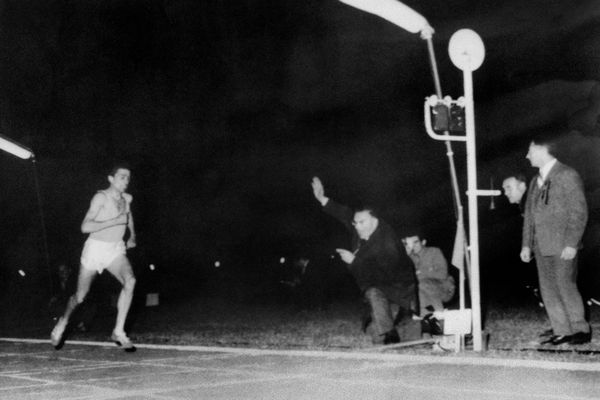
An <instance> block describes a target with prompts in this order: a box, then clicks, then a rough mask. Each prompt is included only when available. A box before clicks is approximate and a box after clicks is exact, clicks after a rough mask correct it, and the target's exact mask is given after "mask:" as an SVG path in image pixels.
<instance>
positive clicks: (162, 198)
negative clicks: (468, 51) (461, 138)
mask: <svg viewBox="0 0 600 400" xmlns="http://www.w3.org/2000/svg"><path fill="white" fill-rule="evenodd" d="M500 3H501V4H498V2H494V1H488V0H485V1H473V0H457V1H439V0H421V1H407V2H406V4H407V5H410V6H411V7H413V8H414V9H415V10H417V11H418V12H420V13H422V14H423V15H425V16H426V17H427V19H428V20H429V22H430V24H431V25H432V26H433V27H434V28H435V29H436V34H435V35H434V42H435V46H436V54H437V58H438V63H439V68H440V74H441V81H442V88H443V91H444V94H449V95H451V96H453V97H454V98H457V97H459V96H460V95H462V75H461V72H460V71H459V70H458V69H456V68H455V67H454V66H453V65H452V63H451V62H450V60H449V57H448V55H447V44H448V40H449V39H450V36H451V35H452V34H453V33H454V32H455V31H456V30H458V29H460V28H471V29H474V30H475V31H477V32H478V33H479V34H480V35H481V36H482V38H483V41H484V43H485V46H486V60H485V62H484V64H483V65H482V67H481V68H480V69H479V70H477V71H476V72H475V73H474V85H475V100H476V119H477V145H478V148H477V152H478V179H479V182H478V183H479V186H480V188H489V187H490V186H491V185H493V186H494V187H495V188H499V186H500V185H501V182H502V179H503V178H504V177H505V176H506V174H509V173H512V172H515V171H521V172H525V173H526V174H527V175H528V176H531V175H532V174H533V172H534V171H533V170H532V169H531V168H530V167H529V163H528V162H527V161H526V160H525V158H524V157H525V154H526V152H527V145H528V143H529V137H530V134H531V133H532V132H534V131H535V130H536V129H540V128H541V129H545V130H552V131H555V132H557V133H558V134H560V135H561V137H562V138H563V139H562V142H561V143H562V145H561V147H560V149H561V154H560V156H561V159H563V160H564V161H566V162H567V163H570V164H571V165H573V166H575V167H576V168H577V169H578V170H579V171H580V173H581V174H582V176H583V178H584V181H585V184H586V191H587V193H588V200H589V201H590V207H591V209H592V212H594V210H595V209H597V208H598V207H599V205H598V204H597V203H598V202H597V200H596V198H597V189H598V185H599V184H600V170H599V166H598V150H599V144H598V140H597V135H598V133H599V131H598V126H597V117H598V104H600V102H596V100H597V99H598V98H599V97H598V96H596V95H597V93H596V92H595V89H596V86H595V85H596V84H597V82H596V81H597V80H598V79H599V78H600V77H599V75H600V68H598V67H599V65H598V64H599V62H600V60H599V58H598V57H599V55H600V28H598V26H600V25H599V24H598V22H600V8H599V7H598V6H597V5H596V4H595V2H593V1H575V2H573V1H566V0H564V1H541V0H538V1H527V2H522V1H505V2H500ZM433 93H434V87H433V83H432V79H431V73H430V68H429V62H428V59H427V51H426V45H425V42H424V41H422V40H421V39H420V38H419V37H418V35H413V34H410V33H408V32H406V31H403V30H402V29H400V28H398V27H396V26H393V25H391V24H390V23H388V22H386V21H384V20H382V19H379V18H377V17H375V16H371V15H369V14H366V13H364V12H361V11H358V10H356V9H353V8H351V7H348V6H346V5H344V4H341V3H338V2H336V1H333V0H320V1H318V0H307V1H291V0H280V1H266V0H246V1H228V2H225V1H216V0H203V1H197V0H145V1H142V0H121V1H116V0H113V1H110V0H109V1H106V0H103V1H94V0H86V1H73V0H43V1H42V0H27V1H24V0H12V1H1V2H0V132H1V133H2V134H3V135H5V136H7V137H10V138H11V139H13V140H16V141H18V142H20V143H22V144H24V145H26V146H28V147H29V148H31V149H33V151H34V152H35V154H36V160H37V162H36V163H35V165H33V164H32V163H31V162H29V161H22V160H19V159H17V158H15V157H13V156H11V155H10V154H7V153H1V154H0V185H1V186H2V188H3V190H2V195H1V196H0V207H1V210H2V212H1V213H0V234H1V235H2V240H1V242H0V260H1V261H0V268H1V269H0V272H1V274H2V275H1V279H2V286H3V289H4V293H12V292H10V290H13V291H15V290H17V291H18V290H26V291H30V290H31V288H33V290H35V291H36V293H45V292H46V291H49V290H51V285H50V282H52V281H51V280H50V279H49V278H48V276H49V274H51V273H53V271H54V269H55V268H56V266H57V265H58V264H59V263H67V264H69V265H70V266H71V267H72V268H77V265H78V257H79V252H80V250H81V245H82V243H83V241H84V239H85V238H84V236H83V235H82V234H81V233H80V231H79V226H80V223H81V220H82V218H83V216H84V214H85V211H86V209H87V207H88V205H89V201H90V199H91V197H92V195H93V194H94V192H95V191H96V190H98V189H103V188H104V187H106V186H107V185H108V182H107V180H106V175H107V169H108V168H109V167H110V164H111V162H112V160H114V159H126V160H128V161H129V162H130V163H131V165H132V170H133V171H132V172H133V179H132V182H131V186H130V191H131V193H132V194H133V196H134V205H133V210H134V215H135V221H136V226H137V230H138V236H139V237H138V242H139V247H138V248H137V249H136V250H135V251H133V252H132V254H131V256H132V259H133V260H134V262H135V264H136V269H137V270H138V273H139V274H140V276H144V277H147V274H148V272H147V270H146V266H147V265H148V264H149V263H153V264H155V265H156V266H157V268H158V269H157V271H156V274H160V275H159V276H160V278H156V277H154V278H152V279H150V278H147V279H148V280H152V281H153V282H155V284H156V282H160V285H161V287H162V289H161V290H162V291H163V293H164V294H165V295H166V296H167V297H168V296H174V297H176V296H186V295H192V294H202V293H209V292H211V291H212V292H214V291H215V290H223V291H225V292H231V290H230V288H231V287H232V286H227V285H225V286H223V284H221V285H216V283H215V282H221V283H222V282H229V284H230V285H235V286H236V287H238V289H236V290H237V292H236V293H239V292H241V293H242V295H240V296H241V297H242V298H246V297H244V296H245V295H244V293H246V292H247V288H248V287H252V288H254V289H252V290H254V291H256V290H257V289H256V288H257V287H263V286H265V285H267V284H266V283H265V282H271V279H272V276H274V275H277V272H273V271H277V268H279V260H280V257H282V256H285V257H288V258H289V257H291V256H292V255H293V254H296V253H298V252H301V251H303V252H312V253H316V254H319V255H320V256H321V257H323V258H324V259H326V258H327V257H328V255H330V254H332V253H333V249H334V248H335V247H339V246H343V245H344V244H345V243H346V240H347V237H346V236H345V234H344V232H343V231H342V230H341V227H340V226H338V225H337V224H336V223H335V222H332V221H331V220H329V219H328V218H327V217H326V216H324V215H323V214H322V213H321V212H320V209H319V208H320V206H319V205H318V204H317V203H316V201H315V200H314V198H313V197H312V191H311V188H310V180H311V178H312V176H315V175H317V176H319V177H321V179H322V180H323V182H324V184H325V188H326V193H327V194H328V195H329V196H331V197H332V198H335V199H337V200H339V201H341V202H343V203H347V204H355V203H357V202H366V203H371V204H374V205H375V206H376V207H378V208H380V209H381V211H382V215H383V217H384V218H385V219H387V220H389V221H390V222H391V223H392V224H393V225H394V226H395V227H396V229H397V230H398V231H399V232H404V231H405V230H406V229H407V228H408V227H411V229H412V228H415V227H418V228H420V229H421V230H422V231H424V232H425V234H426V236H427V238H428V239H429V243H430V244H432V245H437V246H439V247H441V248H442V250H443V251H444V253H445V254H446V255H447V257H450V251H451V248H452V242H453V239H454V229H455V225H454V215H453V206H452V193H451V188H450V185H449V172H448V171H449V170H448V163H447V158H446V149H445V146H444V145H443V144H442V143H440V142H435V141H433V140H431V139H430V138H429V137H428V136H427V135H426V134H425V131H424V128H423V116H422V110H423V100H424V98H425V97H426V96H429V95H431V94H433ZM599 93H600V92H599ZM595 96H596V97H595ZM454 150H455V160H456V164H457V168H458V174H459V181H460V183H461V187H462V193H464V190H465V189H466V167H465V150H464V146H463V145H462V144H455V145H454ZM36 174H37V177H38V178H39V188H40V190H39V196H38V193H37V192H36V188H35V176H36ZM38 199H39V200H41V203H42V204H41V205H42V211H43V216H44V221H45V225H46V233H47V239H48V250H49V251H48V255H49V262H47V261H46V257H45V245H44V240H43V234H42V224H41V219H40V209H39V206H38ZM463 202H464V204H465V205H466V197H465V196H463ZM479 205H480V210H479V212H480V218H481V221H480V222H481V228H480V229H481V253H482V267H481V268H482V275H483V280H484V282H483V286H484V291H485V293H484V297H485V296H488V294H494V295H498V296H499V297H503V296H504V297H507V296H508V297H510V296H511V295H513V294H514V293H515V291H514V290H515V288H522V287H523V282H524V278H523V275H524V273H523V270H522V267H523V266H522V265H520V264H519V263H518V261H517V253H518V251H519V237H518V235H519V234H520V233H519V226H518V225H519V221H518V210H517V209H516V208H515V207H514V206H509V205H508V204H507V202H506V200H505V198H504V197H501V198H496V199H495V201H494V207H495V209H494V210H490V205H491V204H490V200H489V199H480V201H479ZM465 211H466V207H465ZM590 243H591V246H590V247H589V248H591V249H593V248H594V246H595V245H596V244H597V242H596V241H595V239H593V238H592V239H591V242H590ZM217 260H218V261H220V262H221V264H222V266H221V267H220V269H217V268H215V267H214V262H215V261H217ZM334 264H335V263H334ZM332 268H334V269H335V268H341V267H340V266H339V265H334V266H333V267H332ZM19 269H22V270H24V271H26V272H27V278H26V279H27V280H29V281H28V282H29V283H28V284H27V285H28V286H27V288H28V289H23V288H20V289H15V285H24V284H23V283H22V282H23V281H24V279H23V278H22V277H21V276H20V275H18V273H17V272H18V270H19ZM336 271H337V269H336ZM342 275H343V274H342V273H341V272H339V273H338V275H336V276H337V278H335V281H336V282H337V281H338V280H343V276H342ZM224 276H226V277H227V278H223V277H224ZM144 279H146V278H144ZM257 284H260V285H263V286H260V285H257ZM524 296H526V294H524Z"/></svg>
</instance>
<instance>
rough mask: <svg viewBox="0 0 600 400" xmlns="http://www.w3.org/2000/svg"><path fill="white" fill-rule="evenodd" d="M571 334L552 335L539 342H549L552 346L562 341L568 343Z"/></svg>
mask: <svg viewBox="0 0 600 400" xmlns="http://www.w3.org/2000/svg"><path fill="white" fill-rule="evenodd" d="M570 342H571V335H552V336H550V337H549V338H548V339H546V340H543V341H541V342H540V344H551V345H553V346H558V345H559V344H563V343H570Z"/></svg>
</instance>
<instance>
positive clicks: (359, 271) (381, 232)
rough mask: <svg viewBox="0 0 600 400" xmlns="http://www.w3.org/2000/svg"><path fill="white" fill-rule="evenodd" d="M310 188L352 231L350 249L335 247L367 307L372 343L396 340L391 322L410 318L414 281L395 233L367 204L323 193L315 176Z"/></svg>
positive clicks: (321, 185) (413, 301)
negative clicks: (345, 202) (349, 204)
mask: <svg viewBox="0 0 600 400" xmlns="http://www.w3.org/2000/svg"><path fill="white" fill-rule="evenodd" d="M312 188H313V194H314V196H315V198H316V199H317V200H318V201H319V203H321V205H322V206H323V210H324V211H325V212H326V213H327V214H329V215H331V216H332V217H334V218H336V219H338V220H339V221H340V222H341V223H343V224H344V225H345V226H346V228H347V229H348V230H350V231H351V232H352V249H351V250H347V249H336V251H337V253H338V254H339V255H340V257H341V259H342V260H343V261H344V262H345V263H346V264H347V266H348V269H349V270H350V273H351V274H352V276H353V277H354V279H355V280H356V283H357V285H358V287H359V288H360V290H361V292H362V294H363V296H364V299H365V301H366V302H367V304H368V305H369V307H370V312H371V321H372V329H371V332H372V339H373V343H374V344H392V343H398V342H400V335H399V334H398V331H397V330H396V326H395V325H396V323H400V322H403V321H402V320H409V319H411V308H412V306H413V305H414V304H415V303H416V282H415V272H414V268H413V266H412V263H411V262H410V260H409V259H408V257H407V256H406V253H405V252H404V251H403V250H401V249H400V246H399V241H398V240H397V237H396V234H395V233H394V231H393V230H392V228H391V227H390V226H389V225H388V224H387V223H385V221H383V220H381V219H379V218H378V217H377V215H376V214H375V212H374V211H373V210H372V209H371V208H368V207H363V208H360V209H357V210H355V211H354V212H353V211H352V210H350V209H349V208H348V207H346V206H343V205H340V204H338V203H336V202H334V201H333V200H331V199H329V198H328V197H326V196H325V190H324V188H323V184H322V182H321V180H320V179H319V178H317V177H315V178H313V180H312Z"/></svg>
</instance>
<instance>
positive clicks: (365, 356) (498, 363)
mask: <svg viewBox="0 0 600 400" xmlns="http://www.w3.org/2000/svg"><path fill="white" fill-rule="evenodd" d="M0 341H2V342H13V343H33V344H44V343H47V344H48V345H50V341H49V340H45V339H26V338H0ZM68 345H81V346H98V347H115V344H114V343H113V342H93V341H80V340H69V341H67V343H66V344H65V346H68ZM135 346H136V347H137V348H138V349H150V350H176V351H186V352H207V353H228V354H238V355H251V356H264V355H274V356H297V357H315V358H328V359H351V360H385V361H398V362H411V363H428V364H450V365H486V366H495V367H508V368H540V369H548V370H564V371H595V372H600V363H576V362H564V361H545V360H521V359H504V358H489V357H485V356H483V355H482V356H477V357H470V356H465V355H462V354H458V355H456V354H452V355H445V356H443V355H440V356H427V355H408V354H373V353H366V352H361V351H359V350H357V351H352V352H340V351H312V350H274V349H253V348H236V347H211V346H183V345H165V344H143V343H139V344H138V343H136V344H135ZM58 351H60V350H58ZM121 351H122V350H121Z"/></svg>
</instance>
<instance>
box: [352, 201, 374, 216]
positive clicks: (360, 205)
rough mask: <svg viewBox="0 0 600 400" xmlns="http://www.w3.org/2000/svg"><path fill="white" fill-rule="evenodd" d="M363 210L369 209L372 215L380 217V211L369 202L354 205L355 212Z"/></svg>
mask: <svg viewBox="0 0 600 400" xmlns="http://www.w3.org/2000/svg"><path fill="white" fill-rule="evenodd" d="M363 211H367V212H368V213H369V214H371V216H373V217H375V218H379V213H378V212H377V210H376V209H375V208H374V207H372V206H371V205H369V204H359V205H358V206H356V207H354V213H355V214H356V213H358V212H363Z"/></svg>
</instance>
